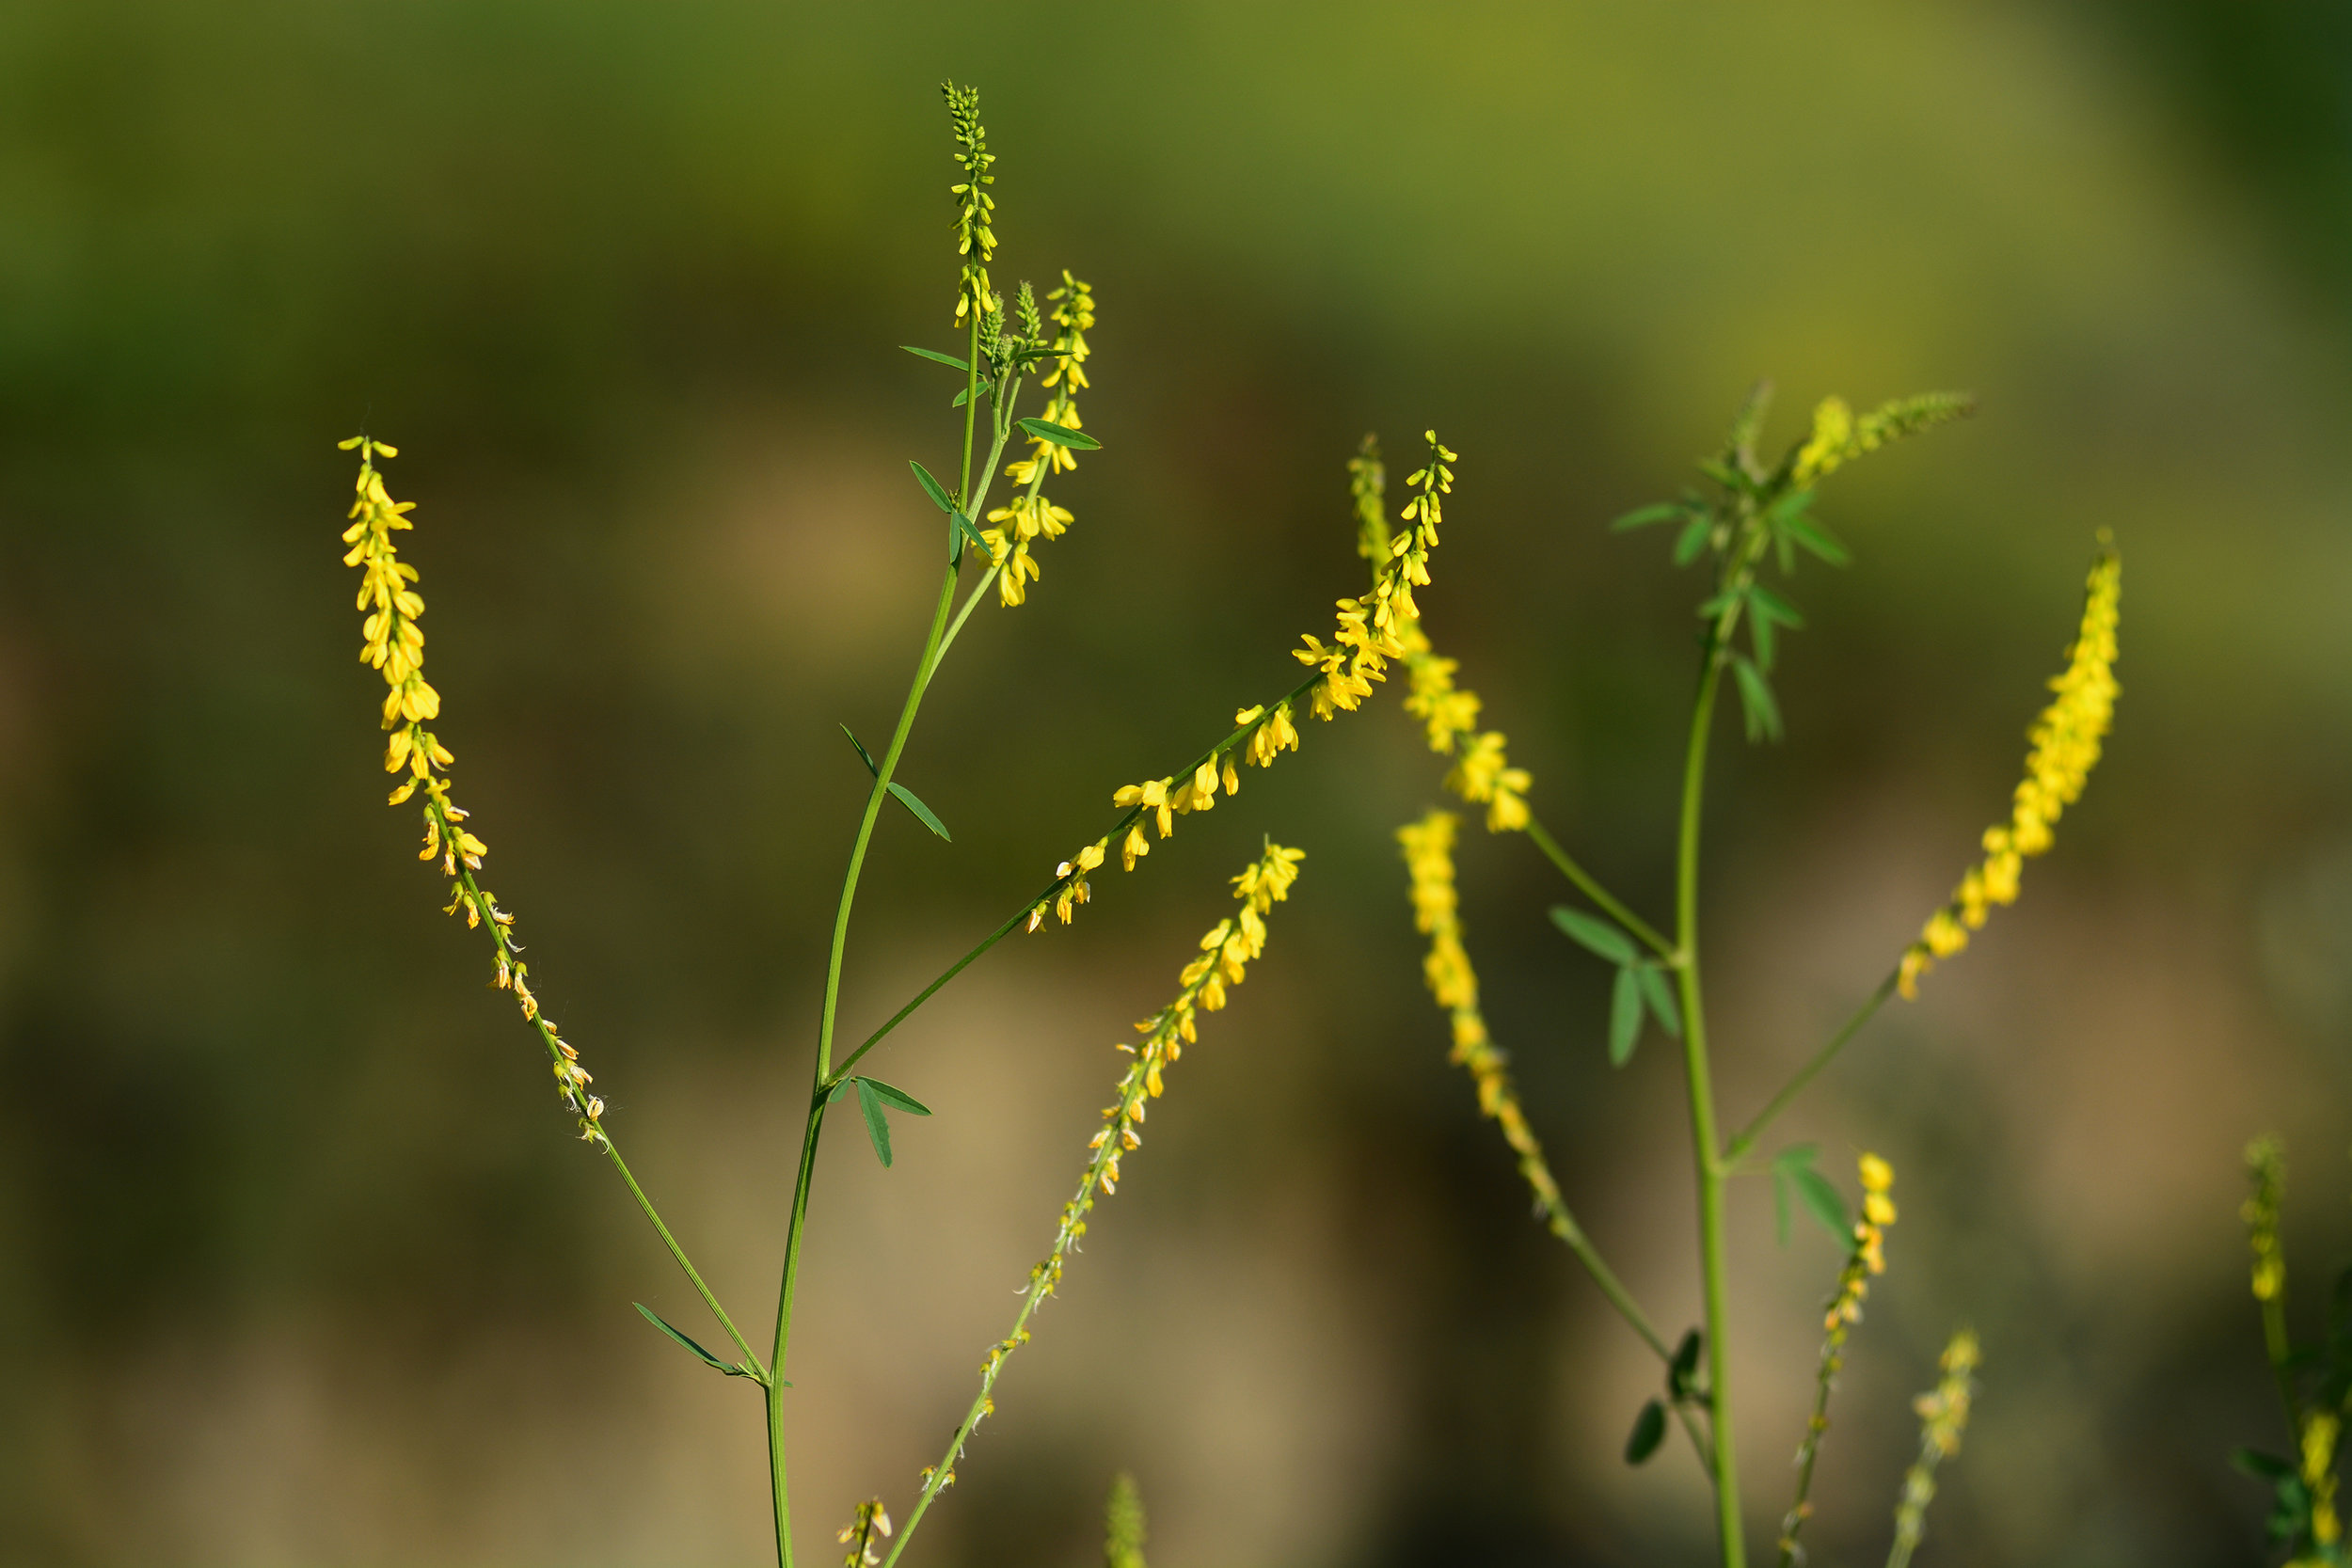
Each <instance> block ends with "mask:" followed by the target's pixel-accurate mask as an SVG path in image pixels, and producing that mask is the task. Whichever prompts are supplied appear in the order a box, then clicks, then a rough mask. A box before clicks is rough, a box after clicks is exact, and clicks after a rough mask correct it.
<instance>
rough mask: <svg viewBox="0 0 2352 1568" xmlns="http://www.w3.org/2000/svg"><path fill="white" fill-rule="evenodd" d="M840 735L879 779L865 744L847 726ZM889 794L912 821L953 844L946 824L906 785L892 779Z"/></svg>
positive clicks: (843, 727)
mask: <svg viewBox="0 0 2352 1568" xmlns="http://www.w3.org/2000/svg"><path fill="white" fill-rule="evenodd" d="M841 733H842V734H843V735H846V736H850V745H852V746H855V747H856V748H857V754H858V760H859V761H861V762H863V763H865V764H866V771H867V772H868V773H871V774H873V775H874V777H876V778H878V779H879V778H881V777H882V768H881V765H880V764H878V763H876V762H875V761H874V756H873V753H872V752H868V751H867V750H866V746H865V743H864V742H863V741H861V740H859V739H858V737H857V736H855V735H853V734H851V733H850V726H849V725H847V724H844V725H842V726H841ZM890 793H891V794H893V795H895V796H897V797H898V803H899V804H900V805H902V806H904V807H906V808H907V810H909V811H911V812H913V813H914V819H915V820H916V821H918V822H920V823H922V824H923V826H925V827H926V828H929V829H930V831H931V832H935V833H937V834H938V835H939V836H940V837H942V838H945V839H946V840H947V842H948V843H950V844H953V843H954V842H955V840H954V839H953V838H952V837H950V836H949V835H948V832H947V827H946V823H944V822H942V821H940V819H939V818H938V817H936V816H933V815H931V808H930V807H929V806H927V805H925V804H924V803H923V802H922V801H920V800H916V799H915V798H914V791H913V790H911V789H909V788H908V787H907V786H906V785H904V784H900V783H898V781H897V780H895V779H894V780H892V781H891V784H890Z"/></svg>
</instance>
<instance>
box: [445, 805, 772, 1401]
mask: <svg viewBox="0 0 2352 1568" xmlns="http://www.w3.org/2000/svg"><path fill="white" fill-rule="evenodd" d="M425 809H426V810H428V811H430V812H431V813H432V814H433V820H434V824H435V826H436V827H437V829H438V830H439V832H440V834H441V837H442V840H443V842H445V843H451V844H454V843H455V842H457V827H456V824H455V823H453V822H452V821H451V820H450V819H449V814H448V813H447V812H446V811H445V810H443V809H442V806H441V804H440V802H439V801H437V800H430V799H428V800H427V801H426V806H425ZM457 881H458V885H459V886H460V887H462V888H463V889H464V890H465V898H466V901H467V902H468V903H469V904H470V905H471V906H472V907H473V908H474V909H475V910H476V911H479V912H480V914H481V917H482V923H483V925H484V926H485V927H487V928H488V930H489V932H490V940H491V941H492V942H495V943H497V945H498V949H499V951H500V953H501V954H502V955H504V956H505V958H506V959H507V961H508V962H510V963H513V962H516V961H518V960H517V959H516V953H517V952H519V951H520V950H519V949H518V948H516V945H515V941H514V938H513V937H511V936H509V935H508V934H507V928H506V927H505V926H504V925H502V924H501V922H500V921H499V920H498V919H496V918H495V911H493V910H492V908H491V903H490V899H489V897H488V895H485V893H484V892H483V891H482V887H481V884H480V883H478V882H476V881H475V880H474V875H473V868H472V867H471V866H469V865H467V864H465V863H463V862H460V863H458V866H457ZM531 1026H532V1028H533V1029H534V1030H536V1031H537V1032H538V1035H539V1041H540V1043H541V1044H542V1045H544V1046H545V1047H546V1048H547V1051H548V1056H549V1058H550V1059H560V1057H561V1054H562V1052H563V1042H562V1041H560V1040H558V1039H557V1038H556V1037H555V1030H554V1028H553V1027H552V1026H550V1025H549V1024H548V1019H547V1014H546V1013H544V1012H535V1013H533V1014H532V1015H531ZM596 1137H597V1141H598V1142H599V1143H601V1144H602V1145H603V1146H604V1152H605V1157H606V1158H607V1159H609V1160H611V1161H612V1168H613V1169H614V1170H616V1171H619V1172H620V1173H621V1180H623V1181H625V1182H627V1183H628V1191H629V1196H631V1197H634V1198H635V1199H636V1200H637V1207H638V1208H640V1209H642V1210H643V1211H644V1214H645V1218H646V1219H647V1220H649V1221H650V1222H652V1225H653V1228H654V1233H655V1234H656V1235H658V1236H660V1238H661V1244H662V1245H663V1246H665V1247H668V1248H669V1249H670V1256H671V1258H672V1259H675V1260H676V1263H677V1266H678V1267H679V1268H680V1269H681V1270H683V1271H685V1274H686V1277H687V1279H688V1280H689V1281H690V1282H691V1284H692V1285H693V1287H694V1291H695V1293H696V1294H698V1295H700V1296H701V1297H702V1298H703V1305H704V1306H705V1307H709V1308H710V1315H711V1316H712V1317H714V1318H716V1319H718V1320H719V1326H720V1327H722V1328H723V1329H725V1330H726V1331H727V1338H730V1339H732V1340H734V1341H735V1348H736V1349H738V1350H739V1351H741V1352H742V1353H743V1359H744V1360H745V1361H747V1362H748V1363H750V1364H751V1365H752V1366H754V1367H759V1357H758V1356H756V1355H755V1354H752V1347H751V1346H750V1345H749V1344H748V1343H746V1342H745V1341H744V1338H743V1336H742V1335H741V1334H740V1333H739V1332H738V1331H737V1329H736V1326H735V1320H734V1319H732V1318H730V1317H728V1316H727V1309H726V1308H725V1307H722V1306H720V1305H719V1298H718V1297H717V1296H716V1295H714V1294H712V1293H711V1290H710V1287H709V1286H707V1285H706V1284H704V1283H703V1276H702V1275H701V1273H700V1272H699V1271H698V1270H696V1269H695V1267H694V1261H693V1259H691V1258H689V1257H687V1256H686V1249H685V1248H684V1247H682V1246H680V1245H678V1243H677V1238H676V1237H675V1236H673V1235H671V1234H670V1227H668V1226H666V1225H664V1224H662V1223H661V1215H660V1212H659V1211H657V1210H656V1209H655V1208H654V1206H653V1200H652V1199H651V1198H649V1197H647V1196H645V1190H644V1188H643V1187H640V1186H639V1185H638V1184H637V1178H636V1177H634V1176H632V1175H630V1174H629V1169H628V1163H627V1162H625V1161H624V1160H622V1158H621V1151H620V1150H619V1149H617V1148H614V1147H613V1146H612V1136H611V1134H609V1133H607V1132H605V1131H604V1129H603V1127H602V1126H598V1127H597V1129H596ZM769 1375H770V1374H769V1373H768V1371H767V1370H766V1369H765V1368H761V1369H760V1376H761V1378H762V1380H763V1381H764V1380H765V1379H766V1378H767V1377H768V1376H769Z"/></svg>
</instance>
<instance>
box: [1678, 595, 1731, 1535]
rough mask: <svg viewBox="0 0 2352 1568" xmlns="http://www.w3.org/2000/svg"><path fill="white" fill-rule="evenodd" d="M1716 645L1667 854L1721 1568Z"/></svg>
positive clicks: (1724, 1378)
mask: <svg viewBox="0 0 2352 1568" xmlns="http://www.w3.org/2000/svg"><path fill="white" fill-rule="evenodd" d="M1723 648H1724V642H1723V641H1720V640H1718V641H1712V642H1711V643H1710V645H1709V648H1708V662H1707V669H1706V672H1705V673H1704V674H1703V675H1702V676H1701V677H1700V681H1699V690H1698V698H1697V701H1696V702H1694V703H1693V704H1692V709H1691V738H1690V744H1689V747H1688V750H1687V752H1686V754H1685V758H1684V762H1683V769H1682V824H1681V833H1680V837H1679V842H1678V844H1677V849H1676V855H1675V935H1676V938H1677V941H1676V943H1675V945H1676V947H1677V949H1678V950H1679V951H1680V952H1681V954H1682V955H1683V960H1684V961H1683V963H1682V965H1681V967H1680V968H1678V969H1677V971H1676V975H1675V977H1676V980H1677V983H1678V986H1679V989H1680V990H1681V992H1682V1054H1683V1068H1684V1076H1685V1079H1686V1087H1687V1089H1688V1092H1689V1096H1690V1101H1691V1143H1692V1161H1693V1164H1694V1165H1695V1167H1696V1170H1697V1175H1698V1188H1699V1264H1700V1269H1701V1272H1702V1274H1703V1275H1704V1277H1705V1281H1706V1295H1707V1303H1706V1311H1707V1392H1708V1430H1709V1431H1710V1432H1712V1433H1713V1434H1714V1439H1715V1441H1714V1456H1713V1457H1714V1461H1715V1463H1714V1482H1715V1528H1716V1532H1717V1535H1718V1538H1719V1539H1720V1541H1721V1544H1722V1549H1723V1550H1722V1560H1723V1565H1724V1568H1745V1564H1746V1562H1747V1541H1746V1538H1745V1536H1744V1534H1743V1533H1742V1530H1741V1528H1740V1467H1739V1450H1738V1444H1737V1441H1736V1434H1735V1433H1734V1431H1733V1428H1732V1422H1731V1369H1730V1364H1729V1357H1728V1355H1727V1354H1726V1345H1727V1343H1728V1340H1729V1320H1730V1310H1729V1304H1728V1294H1729V1291H1728V1281H1727V1278H1726V1268H1725V1259H1724V1164H1723V1160H1722V1157H1721V1154H1720V1152H1719V1148H1718V1145H1717V1143H1716V1132H1715V1093H1714V1081H1713V1077H1712V1073H1711V1069H1710V1068H1709V1067H1708V1056H1707V1014H1706V1011H1705V1009H1704V1007H1703V1006H1702V1005H1701V1002H1700V996H1699V965H1698V951H1699V944H1698V902H1699V897H1698V878H1699V818H1700V808H1701V805H1702V802H1703V800H1704V799H1705V792H1706V784H1707V742H1708V731H1709V729H1710V727H1711V724H1712V721H1713V719H1714V716H1715V694H1716V691H1717V690H1718V689H1719V688H1720V686H1721V684H1722V681H1723V655H1722V650H1723Z"/></svg>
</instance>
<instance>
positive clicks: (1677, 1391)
mask: <svg viewBox="0 0 2352 1568" xmlns="http://www.w3.org/2000/svg"><path fill="white" fill-rule="evenodd" d="M1705 1343H1706V1340H1705V1338H1703V1337H1702V1336H1701V1335H1700V1333H1699V1331H1698V1330H1697V1329H1695V1328H1693V1329H1691V1330H1689V1331H1688V1332H1686V1333H1685V1334H1684V1335H1683V1336H1682V1343H1680V1344H1678V1345H1677V1346H1676V1347H1675V1358H1674V1359H1673V1360H1672V1361H1670V1362H1668V1363H1667V1364H1666V1386H1667V1387H1668V1388H1669V1389H1670V1390H1672V1391H1673V1393H1674V1396H1675V1398H1677V1399H1680V1398H1682V1397H1683V1396H1684V1395H1685V1394H1688V1393H1689V1392H1690V1391H1691V1390H1692V1388H1694V1387H1696V1386H1697V1383H1696V1381H1695V1380H1696V1379H1697V1377H1698V1370H1699V1349H1700V1347H1701V1346H1702V1345H1704V1344H1705Z"/></svg>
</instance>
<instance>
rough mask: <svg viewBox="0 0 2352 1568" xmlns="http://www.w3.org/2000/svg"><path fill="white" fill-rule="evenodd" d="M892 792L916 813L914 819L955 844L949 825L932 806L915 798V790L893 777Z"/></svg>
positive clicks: (899, 801)
mask: <svg viewBox="0 0 2352 1568" xmlns="http://www.w3.org/2000/svg"><path fill="white" fill-rule="evenodd" d="M890 793H891V794H893V795H896V796H897V797H898V803H899V804H900V805H902V806H904V807H906V808H907V810H909V811H911V812H913V813H914V819H915V820H916V821H917V822H920V823H922V824H923V826H925V827H926V828H929V829H930V831H931V832H935V833H937V834H938V835H939V836H940V837H942V838H944V839H946V840H947V842H948V843H950V844H953V843H954V842H955V839H954V837H953V836H952V835H950V834H949V833H948V832H947V825H946V823H945V822H942V821H941V820H940V819H939V818H938V817H937V816H933V815H932V814H931V808H930V807H929V806H927V805H925V804H924V803H923V802H922V801H920V800H916V799H915V798H914V791H913V790H911V789H909V788H908V787H907V786H906V785H904V784H900V783H899V782H898V780H896V779H893V780H891V781H890Z"/></svg>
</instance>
